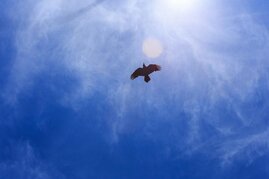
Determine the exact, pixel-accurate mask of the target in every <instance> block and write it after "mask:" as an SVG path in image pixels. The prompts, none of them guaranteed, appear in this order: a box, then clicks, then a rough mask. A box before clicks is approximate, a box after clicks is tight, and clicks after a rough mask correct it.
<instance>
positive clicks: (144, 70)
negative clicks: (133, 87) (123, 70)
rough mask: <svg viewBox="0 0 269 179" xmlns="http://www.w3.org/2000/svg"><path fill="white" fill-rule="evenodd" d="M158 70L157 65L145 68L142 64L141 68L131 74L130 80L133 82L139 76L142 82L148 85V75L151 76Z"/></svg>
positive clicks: (159, 67) (159, 68)
mask: <svg viewBox="0 0 269 179" xmlns="http://www.w3.org/2000/svg"><path fill="white" fill-rule="evenodd" d="M160 70H161V66H159V65H156V64H150V65H149V66H146V65H145V64H144V63H143V68H138V69H136V70H135V71H134V72H133V74H132V75H131V79H132V80H134V79H135V78H137V77H139V76H144V81H145V82H147V83H148V82H149V81H150V77H149V74H151V73H153V72H155V71H160Z"/></svg>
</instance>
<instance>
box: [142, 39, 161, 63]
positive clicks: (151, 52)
mask: <svg viewBox="0 0 269 179" xmlns="http://www.w3.org/2000/svg"><path fill="white" fill-rule="evenodd" d="M142 50H143V53H144V54H145V55H146V56H147V57H148V58H157V57H159V56H160V55H161V54H162V53H163V46H162V43H161V42H160V41H159V40H158V39H156V38H153V37H149V38H146V39H145V40H144V42H143V47H142Z"/></svg>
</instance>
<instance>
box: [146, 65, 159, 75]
mask: <svg viewBox="0 0 269 179" xmlns="http://www.w3.org/2000/svg"><path fill="white" fill-rule="evenodd" d="M160 70H161V66H160V65H156V64H150V65H149V66H147V71H148V73H149V74H150V73H152V72H155V71H160Z"/></svg>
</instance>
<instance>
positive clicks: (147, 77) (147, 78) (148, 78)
mask: <svg viewBox="0 0 269 179" xmlns="http://www.w3.org/2000/svg"><path fill="white" fill-rule="evenodd" d="M144 81H145V82H146V83H148V82H149V81H150V77H149V76H148V75H147V76H145V77H144Z"/></svg>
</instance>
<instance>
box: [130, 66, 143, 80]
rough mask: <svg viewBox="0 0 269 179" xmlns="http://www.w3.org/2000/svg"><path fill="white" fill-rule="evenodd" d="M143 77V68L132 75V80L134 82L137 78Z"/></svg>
mask: <svg viewBox="0 0 269 179" xmlns="http://www.w3.org/2000/svg"><path fill="white" fill-rule="evenodd" d="M142 75H143V68H137V69H136V70H135V71H134V72H133V74H132V75H131V79H132V80H134V79H135V78H137V77H138V76H142Z"/></svg>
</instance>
